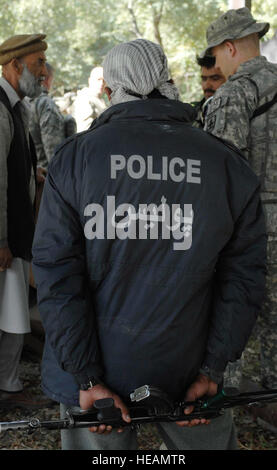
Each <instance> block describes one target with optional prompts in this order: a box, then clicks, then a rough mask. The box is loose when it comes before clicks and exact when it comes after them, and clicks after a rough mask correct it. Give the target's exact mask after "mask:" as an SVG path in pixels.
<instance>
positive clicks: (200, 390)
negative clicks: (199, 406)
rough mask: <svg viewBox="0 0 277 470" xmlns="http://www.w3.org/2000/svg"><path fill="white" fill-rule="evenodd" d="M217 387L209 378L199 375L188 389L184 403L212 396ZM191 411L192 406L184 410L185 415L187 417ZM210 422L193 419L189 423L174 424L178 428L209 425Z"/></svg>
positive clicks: (215, 392)
mask: <svg viewBox="0 0 277 470" xmlns="http://www.w3.org/2000/svg"><path fill="white" fill-rule="evenodd" d="M217 389H218V385H217V384H216V383H215V382H213V381H212V380H211V379H209V377H206V376H205V375H202V374H199V376H198V377H197V379H196V380H195V381H194V382H193V383H192V384H191V386H190V387H189V389H188V391H187V393H186V397H185V400H186V401H195V400H198V399H199V398H201V397H203V396H204V395H209V396H213V395H216V394H217ZM192 411H193V406H189V407H187V408H186V409H185V410H184V414H185V415H189V414H190V413H192ZM209 423H210V420H208V419H193V420H191V421H187V420H185V421H178V422H177V423H176V424H177V425H178V426H181V427H183V426H187V427H192V426H197V425H198V424H209Z"/></svg>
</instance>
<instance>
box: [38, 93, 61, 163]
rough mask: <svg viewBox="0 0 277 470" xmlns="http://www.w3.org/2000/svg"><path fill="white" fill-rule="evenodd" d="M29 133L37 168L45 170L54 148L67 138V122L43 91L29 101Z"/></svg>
mask: <svg viewBox="0 0 277 470" xmlns="http://www.w3.org/2000/svg"><path fill="white" fill-rule="evenodd" d="M30 111H31V117H30V133H31V135H32V138H33V141H34V144H35V147H36V152H37V157H38V166H40V167H43V168H47V166H48V163H49V161H50V160H51V158H52V156H53V155H54V150H55V148H56V147H57V146H58V145H60V144H61V142H62V141H63V140H64V139H65V138H66V137H67V136H68V134H67V126H68V124H67V121H66V119H65V117H64V116H63V115H62V114H61V112H60V110H59V108H58V107H57V105H56V104H55V102H54V101H53V99H52V98H51V97H50V96H49V95H48V92H47V91H46V90H45V91H43V92H42V94H41V95H40V96H39V97H38V98H35V99H33V100H30Z"/></svg>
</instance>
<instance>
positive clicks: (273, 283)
mask: <svg viewBox="0 0 277 470" xmlns="http://www.w3.org/2000/svg"><path fill="white" fill-rule="evenodd" d="M276 199H277V196H276ZM263 207H264V212H265V216H266V221H267V231H268V244H267V280H266V296H265V301H264V304H263V308H262V311H261V315H260V317H259V319H258V321H257V324H256V327H255V330H254V333H255V336H257V337H258V339H259V342H260V384H261V385H262V386H264V387H266V388H277V203H276V202H275V203H274V202H272V203H265V204H264V206H263ZM242 371H243V357H242V359H241V360H239V361H236V362H235V363H230V364H229V365H228V366H227V369H226V371H225V375H224V384H225V386H232V387H238V386H239V385H240V381H241V376H242Z"/></svg>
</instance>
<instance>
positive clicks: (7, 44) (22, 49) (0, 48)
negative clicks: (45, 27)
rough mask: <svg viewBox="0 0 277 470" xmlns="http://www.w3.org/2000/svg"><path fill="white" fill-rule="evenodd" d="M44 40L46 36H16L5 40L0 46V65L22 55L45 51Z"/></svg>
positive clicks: (45, 44)
mask: <svg viewBox="0 0 277 470" xmlns="http://www.w3.org/2000/svg"><path fill="white" fill-rule="evenodd" d="M44 38H46V34H18V35H16V36H12V37H11V38H9V39H7V40H6V41H4V42H3V44H1V45H0V65H5V64H7V63H8V62H10V61H11V60H12V59H18V58H19V57H22V56H24V55H28V54H33V53H34V52H39V51H45V50H46V49H47V43H46V42H45V41H43V39H44Z"/></svg>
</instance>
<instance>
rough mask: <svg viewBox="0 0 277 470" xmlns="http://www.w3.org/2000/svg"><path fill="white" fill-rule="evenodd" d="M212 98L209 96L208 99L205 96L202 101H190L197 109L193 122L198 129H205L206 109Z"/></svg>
mask: <svg viewBox="0 0 277 470" xmlns="http://www.w3.org/2000/svg"><path fill="white" fill-rule="evenodd" d="M211 98H212V97H210V98H208V99H207V100H206V99H205V98H203V99H202V100H201V101H194V102H192V103H190V104H191V106H193V108H194V109H195V118H194V120H193V122H192V125H193V126H194V127H197V128H198V129H203V127H204V121H205V115H206V110H207V107H208V103H209V101H210V99H211Z"/></svg>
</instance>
